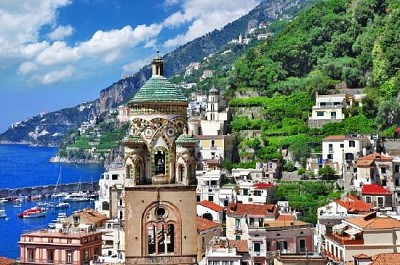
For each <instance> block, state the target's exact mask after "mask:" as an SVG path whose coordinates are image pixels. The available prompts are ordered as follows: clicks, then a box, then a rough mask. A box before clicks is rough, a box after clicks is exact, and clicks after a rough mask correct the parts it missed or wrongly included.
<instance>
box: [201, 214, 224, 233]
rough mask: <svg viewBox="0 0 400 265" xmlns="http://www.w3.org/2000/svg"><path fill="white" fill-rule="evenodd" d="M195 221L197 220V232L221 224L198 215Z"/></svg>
mask: <svg viewBox="0 0 400 265" xmlns="http://www.w3.org/2000/svg"><path fill="white" fill-rule="evenodd" d="M196 221H197V232H202V231H205V230H208V229H211V228H215V227H219V226H221V224H219V223H216V222H214V221H211V220H208V219H206V218H203V217H199V216H197V217H196ZM221 227H222V226H221Z"/></svg>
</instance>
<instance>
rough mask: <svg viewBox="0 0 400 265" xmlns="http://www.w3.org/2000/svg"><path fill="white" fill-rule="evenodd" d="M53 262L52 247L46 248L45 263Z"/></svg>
mask: <svg viewBox="0 0 400 265" xmlns="http://www.w3.org/2000/svg"><path fill="white" fill-rule="evenodd" d="M53 262H54V249H48V250H47V263H53Z"/></svg>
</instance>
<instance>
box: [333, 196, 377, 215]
mask: <svg viewBox="0 0 400 265" xmlns="http://www.w3.org/2000/svg"><path fill="white" fill-rule="evenodd" d="M335 202H336V203H337V204H339V205H340V206H342V207H344V208H346V209H347V211H349V212H358V213H359V212H369V211H371V209H372V208H373V206H372V204H370V203H366V202H364V201H362V200H359V199H358V198H356V197H355V196H353V195H347V196H346V197H344V198H343V199H337V200H336V201H335Z"/></svg>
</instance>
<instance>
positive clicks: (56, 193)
mask: <svg viewBox="0 0 400 265" xmlns="http://www.w3.org/2000/svg"><path fill="white" fill-rule="evenodd" d="M61 169H62V168H61V167H60V172H59V173H58V178H57V183H56V186H55V187H54V191H53V194H52V195H51V196H50V197H51V198H52V199H60V198H64V197H65V196H67V195H68V193H67V192H60V191H58V185H60V180H61Z"/></svg>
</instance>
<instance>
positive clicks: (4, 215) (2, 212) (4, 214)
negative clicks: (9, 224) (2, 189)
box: [0, 209, 7, 218]
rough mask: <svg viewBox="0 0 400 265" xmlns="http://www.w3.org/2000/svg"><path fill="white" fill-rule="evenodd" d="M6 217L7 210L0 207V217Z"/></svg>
mask: <svg viewBox="0 0 400 265" xmlns="http://www.w3.org/2000/svg"><path fill="white" fill-rule="evenodd" d="M6 217H7V212H6V210H4V209H0V218H6Z"/></svg>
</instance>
